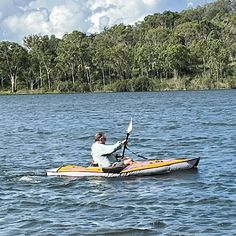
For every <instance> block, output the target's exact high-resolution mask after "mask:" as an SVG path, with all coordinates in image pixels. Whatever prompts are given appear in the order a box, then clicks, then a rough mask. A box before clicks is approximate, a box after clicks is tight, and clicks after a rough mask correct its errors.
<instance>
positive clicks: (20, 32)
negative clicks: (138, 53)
mask: <svg viewBox="0 0 236 236" xmlns="http://www.w3.org/2000/svg"><path fill="white" fill-rule="evenodd" d="M213 1H215V0H0V41H3V40H7V41H13V42H17V43H22V40H23V38H24V37H25V36H29V35H32V34H40V35H52V34H54V35H56V37H58V38H62V36H63V35H64V34H65V33H70V32H72V31H74V30H78V31H80V32H83V33H86V34H91V33H99V32H101V31H103V29H104V27H111V26H113V25H115V24H120V23H124V24H125V25H128V24H131V25H132V24H134V23H136V22H138V21H142V20H143V19H144V17H145V16H147V15H151V14H154V13H162V12H163V11H166V10H171V11H178V12H180V11H182V10H184V9H187V8H194V7H197V6H199V5H202V4H204V3H209V2H213Z"/></svg>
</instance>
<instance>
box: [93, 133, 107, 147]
mask: <svg viewBox="0 0 236 236" xmlns="http://www.w3.org/2000/svg"><path fill="white" fill-rule="evenodd" d="M95 142H100V143H103V144H104V143H105V142H106V135H105V133H104V132H98V133H97V134H96V135H95Z"/></svg>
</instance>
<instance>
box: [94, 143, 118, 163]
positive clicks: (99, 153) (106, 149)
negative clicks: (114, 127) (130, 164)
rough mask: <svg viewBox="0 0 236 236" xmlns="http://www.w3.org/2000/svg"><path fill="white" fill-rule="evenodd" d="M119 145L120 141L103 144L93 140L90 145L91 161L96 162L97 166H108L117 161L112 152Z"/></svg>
mask: <svg viewBox="0 0 236 236" xmlns="http://www.w3.org/2000/svg"><path fill="white" fill-rule="evenodd" d="M121 147H122V144H121V143H120V142H117V143H116V144H114V145H105V144H101V143H98V142H95V143H93V145H92V147H91V150H92V151H91V155H92V157H93V161H94V162H95V163H97V164H98V166H99V167H109V166H111V165H112V164H113V163H114V162H116V161H117V160H116V157H115V155H114V154H113V153H114V152H115V151H117V150H118V149H120V148H121Z"/></svg>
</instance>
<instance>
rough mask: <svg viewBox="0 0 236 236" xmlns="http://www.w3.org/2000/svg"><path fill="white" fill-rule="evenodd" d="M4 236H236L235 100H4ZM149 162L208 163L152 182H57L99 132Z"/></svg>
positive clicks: (229, 93)
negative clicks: (53, 172)
mask: <svg viewBox="0 0 236 236" xmlns="http://www.w3.org/2000/svg"><path fill="white" fill-rule="evenodd" d="M0 111H1V113H0V161H1V164H0V173H1V174H0V181H1V186H0V192H1V195H0V202H1V205H0V216H1V217H0V235H17V234H19V235H210V234H212V235H234V234H235V228H236V225H235V221H236V213H235V209H236V204H235V200H236V199H235V192H236V184H235V179H236V172H235V165H236V161H235V159H236V132H235V130H236V121H235V114H236V91H235V90H223V91H198V92H160V93H117V94H114V93H106V94H103V93H99V94H68V95H38V96H37V95H35V96H1V97H0ZM130 117H132V118H133V126H134V127H133V132H132V134H131V136H130V142H129V147H130V149H131V150H132V151H134V152H137V153H139V154H141V155H143V156H145V157H148V158H151V159H153V158H170V157H171V158H172V157H180V156H189V157H194V156H201V158H202V159H201V162H200V165H199V169H198V170H193V171H184V172H181V173H180V172H179V173H173V174H169V175H161V176H156V177H145V178H129V179H127V178H122V179H102V178H79V179H78V178H77V179H76V178H54V177H46V176H45V170H46V169H48V168H52V167H57V166H60V165H64V164H72V163H73V164H83V165H87V164H88V163H89V161H90V159H89V158H90V156H89V154H90V145H91V143H92V141H93V135H94V134H95V133H96V132H97V131H98V130H103V131H105V132H107V136H108V138H109V140H108V142H114V141H116V140H117V139H123V138H124V137H125V133H126V129H127V126H128V123H129V120H130Z"/></svg>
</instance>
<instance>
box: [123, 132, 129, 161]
mask: <svg viewBox="0 0 236 236" xmlns="http://www.w3.org/2000/svg"><path fill="white" fill-rule="evenodd" d="M128 139H129V133H127V135H126V139H125V144H124V149H123V153H122V157H124V156H125V149H126V147H127V142H128Z"/></svg>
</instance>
